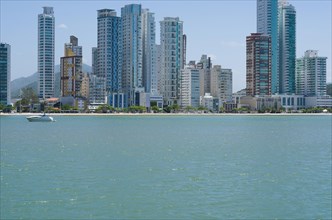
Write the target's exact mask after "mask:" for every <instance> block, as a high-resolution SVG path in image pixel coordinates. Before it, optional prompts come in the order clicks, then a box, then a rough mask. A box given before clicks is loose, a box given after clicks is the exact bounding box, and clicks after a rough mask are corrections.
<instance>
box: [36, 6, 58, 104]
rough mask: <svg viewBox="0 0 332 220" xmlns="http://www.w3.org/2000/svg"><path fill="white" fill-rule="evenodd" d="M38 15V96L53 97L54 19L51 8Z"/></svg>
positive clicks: (46, 8)
mask: <svg viewBox="0 0 332 220" xmlns="http://www.w3.org/2000/svg"><path fill="white" fill-rule="evenodd" d="M43 9H44V12H43V14H39V15H38V96H39V98H41V99H46V98H50V97H53V96H54V41H55V30H54V28H55V18H54V12H53V7H43Z"/></svg>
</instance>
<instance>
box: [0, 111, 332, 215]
mask: <svg viewBox="0 0 332 220" xmlns="http://www.w3.org/2000/svg"><path fill="white" fill-rule="evenodd" d="M55 119H56V120H57V122H55V123H30V122H28V121H27V120H26V119H25V117H23V116H10V117H9V116H1V117H0V123H1V124H0V125H1V131H0V132H1V136H0V137H1V182H0V183H1V207H0V208H1V216H0V217H1V219H20V218H26V219H73V218H76V219H110V218H116V219H120V218H121V219H129V218H144V219H160V218H172V219H174V218H177V219H202V218H204V219H209V218H211V219H215V218H218V219H221V218H222V219H230V218H233V219H241V218H242V219H266V218H270V219H272V218H273V219H276V218H278V219H284V218H290V219H328V218H331V193H332V190H331V132H332V131H331V127H332V124H331V116H55Z"/></svg>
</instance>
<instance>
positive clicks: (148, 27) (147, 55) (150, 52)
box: [142, 9, 158, 95]
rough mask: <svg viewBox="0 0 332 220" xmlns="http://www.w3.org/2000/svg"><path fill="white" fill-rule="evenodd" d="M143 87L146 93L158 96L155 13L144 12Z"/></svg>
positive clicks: (145, 10)
mask: <svg viewBox="0 0 332 220" xmlns="http://www.w3.org/2000/svg"><path fill="white" fill-rule="evenodd" d="M142 42H143V70H142V71H143V86H144V88H145V92H147V93H151V94H153V95H157V94H158V82H157V67H156V22H155V19H154V13H152V12H149V10H148V9H143V10H142Z"/></svg>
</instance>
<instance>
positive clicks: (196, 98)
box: [180, 67, 200, 108]
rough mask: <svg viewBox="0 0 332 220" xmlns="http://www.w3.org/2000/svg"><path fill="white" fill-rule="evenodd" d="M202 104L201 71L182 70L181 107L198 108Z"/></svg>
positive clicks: (192, 69) (190, 68) (186, 68)
mask: <svg viewBox="0 0 332 220" xmlns="http://www.w3.org/2000/svg"><path fill="white" fill-rule="evenodd" d="M199 104H200V94H199V70H198V69H196V68H194V67H185V68H184V69H182V70H181V81H180V106H181V108H186V107H188V106H191V107H194V108H198V107H199Z"/></svg>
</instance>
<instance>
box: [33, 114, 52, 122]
mask: <svg viewBox="0 0 332 220" xmlns="http://www.w3.org/2000/svg"><path fill="white" fill-rule="evenodd" d="M27 119H28V121H30V122H55V120H54V118H53V117H50V116H48V115H46V114H43V115H35V116H29V117H27Z"/></svg>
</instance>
